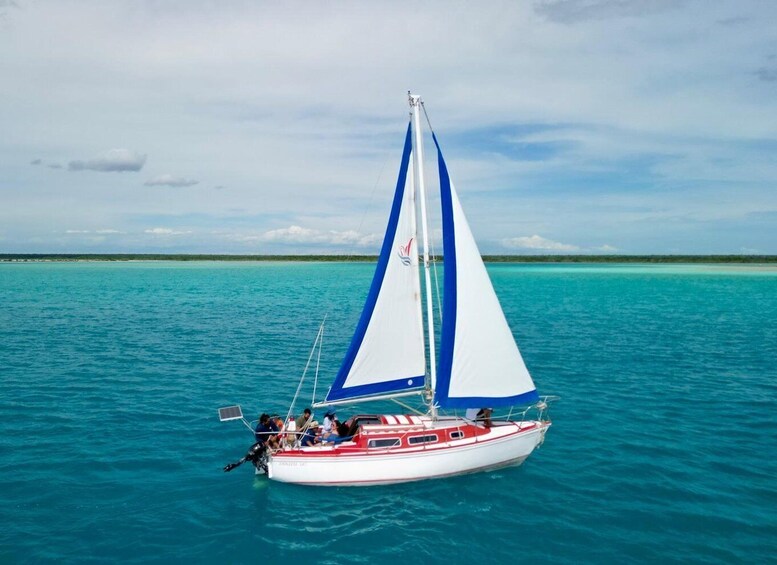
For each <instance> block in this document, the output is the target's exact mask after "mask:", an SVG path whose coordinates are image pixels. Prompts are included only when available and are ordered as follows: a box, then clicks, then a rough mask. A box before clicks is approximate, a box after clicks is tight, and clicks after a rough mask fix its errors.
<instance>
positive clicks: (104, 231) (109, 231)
mask: <svg viewBox="0 0 777 565" xmlns="http://www.w3.org/2000/svg"><path fill="white" fill-rule="evenodd" d="M65 233H67V234H86V233H95V234H98V235H112V234H123V233H125V232H123V231H120V230H112V229H100V230H65Z"/></svg>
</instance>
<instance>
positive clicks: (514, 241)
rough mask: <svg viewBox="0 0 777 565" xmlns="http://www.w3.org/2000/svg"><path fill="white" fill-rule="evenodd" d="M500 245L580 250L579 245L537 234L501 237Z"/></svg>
mask: <svg viewBox="0 0 777 565" xmlns="http://www.w3.org/2000/svg"><path fill="white" fill-rule="evenodd" d="M502 245H504V246H505V247H509V248H511V249H531V250H533V251H580V247H578V246H577V245H569V244H567V243H560V242H558V241H553V240H551V239H545V238H544V237H541V236H539V235H532V236H523V237H512V238H508V239H503V240H502Z"/></svg>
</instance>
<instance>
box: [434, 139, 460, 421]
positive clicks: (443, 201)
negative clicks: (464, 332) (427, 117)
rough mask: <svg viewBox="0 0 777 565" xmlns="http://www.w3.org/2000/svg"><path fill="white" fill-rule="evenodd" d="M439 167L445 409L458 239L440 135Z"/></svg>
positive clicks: (440, 393)
mask: <svg viewBox="0 0 777 565" xmlns="http://www.w3.org/2000/svg"><path fill="white" fill-rule="evenodd" d="M432 139H433V140H434V145H435V146H436V147H437V166H438V168H439V172H440V205H441V207H442V249H443V296H442V328H441V329H440V356H439V358H440V360H439V363H438V364H437V367H438V369H437V386H436V390H435V393H434V398H435V401H436V402H437V404H439V405H440V407H442V408H447V407H448V402H449V400H450V399H449V398H448V391H449V390H450V386H451V370H452V369H453V343H454V339H455V337H456V236H455V233H454V229H453V196H452V195H451V179H450V176H448V167H447V166H446V165H445V160H444V159H443V157H442V150H441V149H440V144H439V143H437V136H436V135H434V133H432Z"/></svg>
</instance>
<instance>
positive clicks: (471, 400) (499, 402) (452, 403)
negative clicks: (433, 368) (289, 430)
mask: <svg viewBox="0 0 777 565" xmlns="http://www.w3.org/2000/svg"><path fill="white" fill-rule="evenodd" d="M539 399H540V395H539V393H538V392H537V391H536V390H530V391H529V392H524V393H522V394H516V395H515V396H507V397H504V396H500V397H498V398H492V397H489V396H462V397H460V398H450V397H448V398H446V399H445V403H442V402H441V403H440V407H441V408H465V409H466V408H496V407H498V406H528V405H530V404H534V403H535V402H537V401H538V400H539Z"/></svg>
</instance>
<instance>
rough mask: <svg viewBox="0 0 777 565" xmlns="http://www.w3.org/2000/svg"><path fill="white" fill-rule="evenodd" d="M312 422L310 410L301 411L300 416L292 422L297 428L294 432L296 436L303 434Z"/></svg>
mask: <svg viewBox="0 0 777 565" xmlns="http://www.w3.org/2000/svg"><path fill="white" fill-rule="evenodd" d="M312 421H313V414H312V412H311V411H310V408H305V410H303V411H302V416H300V417H299V418H297V419H296V420H295V421H294V423H295V424H296V426H297V428H296V430H295V431H296V432H297V433H298V434H301V433H303V432H305V431H306V430H307V429H308V428H309V427H310V423H311V422H312Z"/></svg>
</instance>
